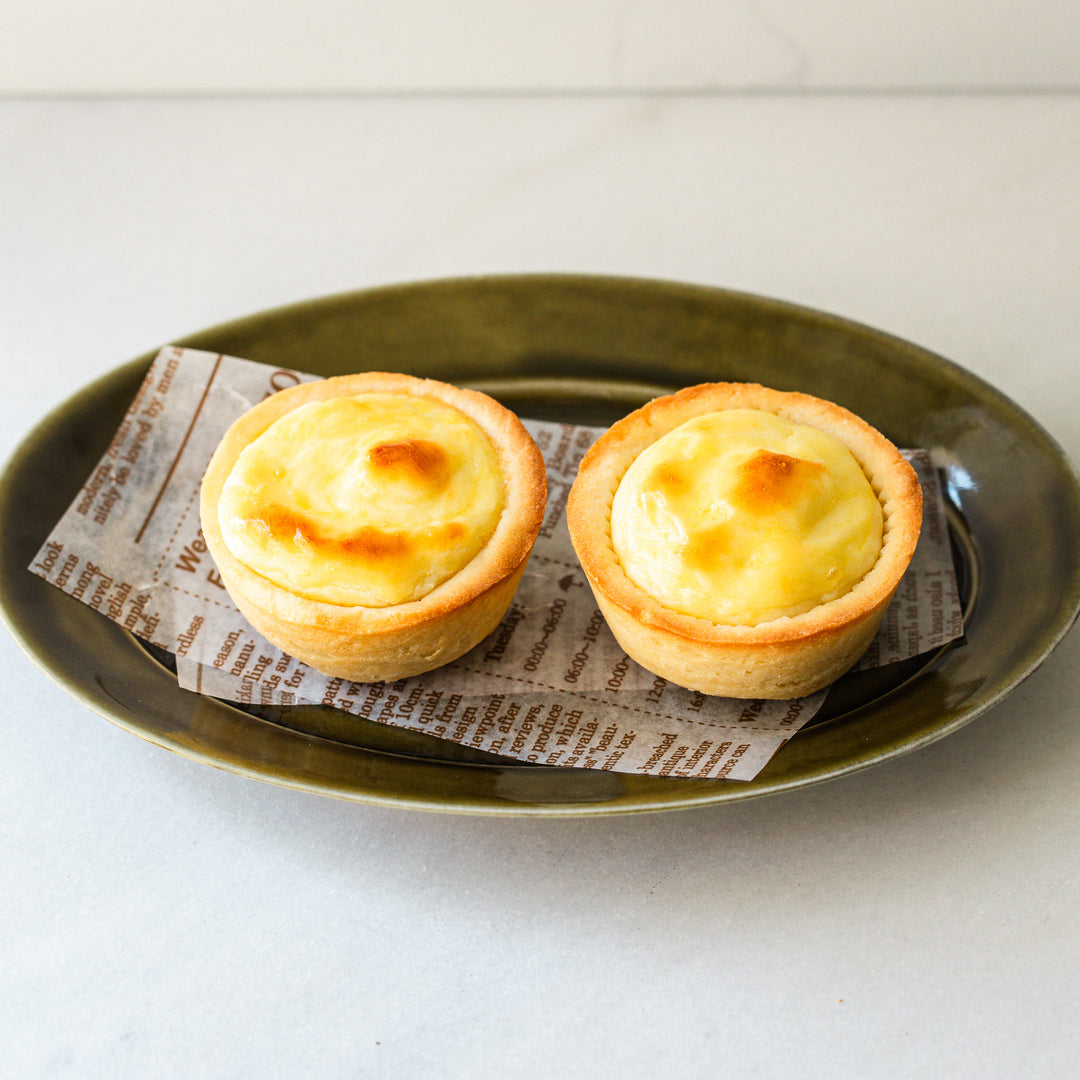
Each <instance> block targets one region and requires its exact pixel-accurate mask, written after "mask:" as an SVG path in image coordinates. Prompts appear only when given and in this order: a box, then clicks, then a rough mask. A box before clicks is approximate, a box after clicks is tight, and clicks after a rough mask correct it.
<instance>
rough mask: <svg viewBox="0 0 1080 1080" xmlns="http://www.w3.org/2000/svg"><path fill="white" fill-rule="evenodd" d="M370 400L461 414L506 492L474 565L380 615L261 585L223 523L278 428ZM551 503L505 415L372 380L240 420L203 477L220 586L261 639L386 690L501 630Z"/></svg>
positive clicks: (278, 402)
mask: <svg viewBox="0 0 1080 1080" xmlns="http://www.w3.org/2000/svg"><path fill="white" fill-rule="evenodd" d="M362 394H393V395H404V396H407V397H413V398H426V399H434V400H436V401H439V402H442V403H444V404H446V405H449V406H451V407H452V408H453V409H455V410H457V411H458V412H459V413H461V414H464V415H465V416H466V417H468V418H469V419H470V420H471V421H472V422H474V423H475V424H476V425H477V426H478V427H479V429H480V430H481V431H482V432H483V434H484V436H486V438H487V439H488V441H489V442H490V444H491V447H492V448H493V450H494V455H495V458H496V460H497V463H498V469H499V472H500V473H501V476H502V481H503V487H504V490H503V500H502V502H503V505H502V512H501V514H500V515H499V517H498V521H497V523H496V524H495V526H494V531H493V532H492V535H491V536H490V538H489V539H488V540H487V542H486V543H485V544H484V545H483V547H482V548H481V549H480V551H479V552H478V553H477V554H476V555H475V556H474V557H473V558H472V559H471V560H470V561H468V562H467V563H466V564H465V565H464V566H463V567H461V568H460V569H459V570H457V572H456V573H453V574H452V575H451V576H450V577H449V578H448V579H447V580H445V581H443V582H442V583H441V584H438V585H436V586H435V587H434V588H432V589H431V590H430V591H429V592H427V593H426V594H425V595H423V596H420V597H418V598H416V599H412V600H409V601H407V602H402V603H390V604H386V605H384V606H379V607H376V606H363V605H359V604H349V603H345V604H342V603H331V602H327V601H326V600H323V599H313V598H311V597H310V596H306V595H303V594H302V593H301V592H300V591H297V590H296V589H294V588H290V587H288V586H287V585H283V584H279V583H277V582H275V581H272V580H270V578H268V577H265V576H263V575H262V574H260V573H258V572H257V571H256V570H254V569H252V568H251V567H250V566H249V565H247V563H245V562H243V561H241V560H240V559H239V558H237V557H236V555H235V554H234V553H233V551H232V550H231V549H230V547H229V545H228V543H227V542H226V539H225V536H224V535H223V532H222V525H221V520H220V515H219V506H220V505H221V502H222V491H223V488H224V487H225V485H226V482H227V481H228V480H229V477H230V475H231V474H232V472H233V468H234V466H235V465H236V463H237V459H238V458H239V457H240V455H241V454H242V453H243V451H244V450H245V449H246V448H247V447H248V446H249V445H250V444H251V443H252V442H254V441H255V440H256V439H257V438H259V436H260V435H262V434H263V433H264V432H265V431H267V429H268V428H270V426H271V425H272V424H274V423H275V421H277V420H278V419H280V418H281V417H284V416H285V415H286V414H288V413H290V412H292V411H293V410H295V409H298V408H300V407H301V406H304V405H307V404H308V403H311V402H321V401H327V400H329V399H331V398H334V397H353V396H356V395H362ZM435 438H437V436H435ZM391 449H393V448H391ZM389 452H390V451H389V450H388V451H387V453H389ZM379 464H382V465H385V464H386V463H385V462H380V463H379ZM391 464H395V463H394V462H392V463H391ZM546 498H547V480H546V473H545V468H544V461H543V457H542V455H541V453H540V450H539V448H538V447H537V445H536V443H535V442H534V441H533V440H532V438H531V436H530V435H529V434H528V432H527V431H526V430H525V428H524V426H523V425H522V423H521V421H520V420H519V419H518V418H517V417H516V416H515V415H514V414H513V413H512V412H511V411H510V410H509V409H506V408H505V407H504V406H502V405H500V404H499V403H498V402H497V401H495V400H494V399H493V398H491V397H489V396H488V395H486V394H482V393H479V392H477V391H474V390H466V389H462V388H460V387H456V386H452V385H450V384H449V383H444V382H439V381H437V380H434V379H420V378H416V377H414V376H411V375H403V374H397V373H388V372H364V373H360V374H356V375H343V376H337V377H334V378H329V379H324V380H321V381H318V382H310V383H303V384H301V385H299V386H294V387H290V388H288V389H286V390H282V391H280V392H279V393H277V394H274V395H273V396H272V397H269V398H267V399H266V400H264V401H262V402H260V403H259V404H257V405H255V406H254V407H253V408H251V409H250V410H248V412H246V413H245V414H244V415H243V416H241V417H240V418H239V419H238V420H236V422H235V423H234V424H233V425H232V426H231V427H230V428H229V429H228V431H227V432H226V433H225V435H224V436H223V437H222V440H221V442H220V444H219V445H218V448H217V450H216V451H215V453H214V456H213V458H212V459H211V461H210V464H209V466H208V467H207V470H206V473H205V475H204V477H203V483H202V490H201V501H200V513H201V518H202V529H203V534H204V537H205V539H206V544H207V547H208V549H209V551H210V554H211V555H212V556H213V558H214V561H215V563H216V564H217V568H218V571H219V573H220V574H221V579H222V581H223V583H224V584H225V587H226V589H227V590H228V592H229V595H230V596H231V597H232V599H233V601H234V602H235V604H236V606H237V607H238V608H239V609H240V611H241V613H242V614H243V615H244V617H245V618H246V619H247V620H248V622H250V623H251V625H252V626H253V627H254V628H255V629H256V630H257V631H258V632H259V633H260V634H262V635H263V636H264V637H265V638H266V639H267V640H268V641H271V642H273V643H274V644H275V645H278V646H279V647H280V648H282V649H284V650H285V651H286V652H288V653H289V654H290V655H292V656H294V657H296V658H297V659H298V660H302V661H303V662H304V663H306V664H309V665H310V666H311V667H313V668H315V669H316V670H318V671H321V672H323V673H325V674H328V675H333V676H337V677H341V678H345V679H349V680H350V681H354V682H379V681H388V680H394V679H401V678H407V677H409V676H411V675H418V674H420V673H422V672H425V671H430V670H432V669H433V668H436V667H440V666H442V665H443V664H447V663H449V662H450V661H452V660H454V659H456V658H457V657H459V656H461V655H463V654H464V653H466V652H468V651H469V649H471V648H472V647H473V646H474V645H476V644H477V643H479V642H480V641H482V640H483V638H485V637H486V636H487V635H488V634H489V633H490V632H491V631H492V630H494V629H495V627H496V626H497V625H498V622H499V620H500V619H501V618H502V617H503V615H504V614H505V612H506V609H507V608H508V607H509V605H510V601H511V600H512V599H513V595H514V592H515V590H516V589H517V586H518V582H519V581H520V579H521V575H522V573H523V572H524V569H525V564H526V562H527V561H528V557H529V554H530V552H531V551H532V547H533V544H534V542H535V540H536V536H537V534H538V532H539V530H540V526H541V524H542V523H543V518H544V508H545V503H546ZM448 542H450V541H448Z"/></svg>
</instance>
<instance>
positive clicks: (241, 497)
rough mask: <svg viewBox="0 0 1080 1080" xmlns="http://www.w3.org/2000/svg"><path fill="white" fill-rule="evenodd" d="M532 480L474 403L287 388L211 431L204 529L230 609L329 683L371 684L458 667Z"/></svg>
mask: <svg viewBox="0 0 1080 1080" xmlns="http://www.w3.org/2000/svg"><path fill="white" fill-rule="evenodd" d="M546 491H547V488H546V476H545V469H544V462H543V458H542V456H541V454H540V451H539V449H538V447H537V446H536V444H535V442H533V440H532V438H531V437H530V436H529V434H528V432H527V431H526V430H525V428H524V427H523V426H522V424H521V422H520V420H518V418H517V417H516V416H515V415H514V414H513V413H512V412H510V411H509V410H508V409H506V408H504V407H503V406H502V405H500V404H499V403H498V402H496V401H495V400H494V399H493V398H491V397H488V396H487V395H486V394H482V393H478V392H476V391H472V390H465V389H462V388H459V387H455V386H451V385H450V384H448V383H443V382H438V381H436V380H432V379H419V378H415V377H413V376H410V375H402V374H392V373H385V372H366V373H362V374H357V375H345V376H339V377H336V378H330V379H325V380H323V381H320V382H309V383H303V384H301V385H299V386H294V387H290V388H289V389H286V390H282V391H281V392H279V393H277V394H274V395H273V396H271V397H269V398H267V399H266V400H265V401H263V402H261V403H259V404H258V405H256V406H254V407H253V408H252V409H250V410H249V411H248V412H246V413H245V414H244V415H243V416H241V417H240V418H239V419H238V420H237V421H236V422H235V423H234V424H233V425H232V426H231V427H230V428H229V430H228V431H227V432H226V433H225V435H224V437H223V438H222V440H221V443H220V444H219V446H218V448H217V450H216V451H215V453H214V456H213V458H212V460H211V462H210V465H209V467H208V468H207V471H206V474H205V476H204V478H203V484H202V491H201V518H202V528H203V533H204V536H205V539H206V544H207V547H208V548H209V551H210V553H211V555H212V556H213V558H214V561H215V563H216V564H217V567H218V570H219V571H220V574H221V578H222V581H223V582H224V584H225V587H226V589H227V590H228V592H229V595H230V596H231V597H232V599H233V600H234V602H235V603H236V606H237V607H238V608H239V609H240V611H241V612H242V613H243V615H244V616H245V617H246V618H247V620H248V621H249V622H250V623H251V625H252V626H253V627H254V628H255V629H256V630H258V631H259V633H261V634H262V635H263V636H264V637H265V638H266V639H267V640H268V641H271V642H273V643H274V644H276V645H278V646H279V647H280V648H282V649H284V650H285V651H286V652H288V653H290V654H291V655H292V656H294V657H296V658H297V659H299V660H302V661H304V662H305V663H307V664H309V665H310V666H312V667H314V668H315V669H316V670H318V671H321V672H324V673H326V674H328V675H334V676H340V677H342V678H346V679H349V680H351V681H359V682H374V681H384V680H393V679H399V678H405V677H407V676H410V675H417V674H420V673H421V672H424V671H429V670H431V669H433V668H436V667H439V666H441V665H443V664H446V663H449V662H450V661H451V660H453V659H456V658H457V657H458V656H461V655H462V654H464V653H465V652H467V651H468V650H469V649H471V648H472V647H473V646H474V645H476V644H477V643H478V642H479V641H481V640H482V639H483V638H484V637H486V636H487V635H488V634H489V633H490V632H491V631H492V630H493V629H494V628H495V627H496V625H497V624H498V622H499V620H500V619H501V618H502V616H503V614H504V613H505V611H506V609H507V608H508V607H509V605H510V601H511V599H512V597H513V594H514V591H515V589H516V588H517V585H518V582H519V580H520V578H521V574H522V572H523V571H524V569H525V564H526V562H527V560H528V556H529V553H530V552H531V550H532V547H533V544H534V542H535V540H536V536H537V533H538V532H539V529H540V526H541V524H542V522H543V515H544V505H545V500H546Z"/></svg>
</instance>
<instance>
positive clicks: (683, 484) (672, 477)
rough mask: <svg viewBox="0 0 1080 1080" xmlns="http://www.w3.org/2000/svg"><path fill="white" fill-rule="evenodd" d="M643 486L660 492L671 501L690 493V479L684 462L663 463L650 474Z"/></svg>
mask: <svg viewBox="0 0 1080 1080" xmlns="http://www.w3.org/2000/svg"><path fill="white" fill-rule="evenodd" d="M643 486H645V487H646V488H649V489H652V490H654V491H658V492H659V493H660V494H661V495H664V496H665V497H667V498H669V499H674V498H678V497H679V496H680V495H685V494H686V493H687V492H688V491H689V489H690V477H689V476H687V474H686V470H685V468H684V467H683V463H682V462H675V461H661V462H660V464H659V465H657V466H656V468H655V469H653V471H652V472H651V473H650V474H649V478H648V480H647V481H646V482H645V484H644V485H643Z"/></svg>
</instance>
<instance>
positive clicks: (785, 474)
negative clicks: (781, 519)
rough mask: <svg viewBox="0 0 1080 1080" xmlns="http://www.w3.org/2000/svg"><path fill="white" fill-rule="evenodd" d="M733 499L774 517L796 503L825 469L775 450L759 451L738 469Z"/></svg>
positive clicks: (756, 512) (746, 506) (753, 510)
mask: <svg viewBox="0 0 1080 1080" xmlns="http://www.w3.org/2000/svg"><path fill="white" fill-rule="evenodd" d="M737 472H738V479H737V480H736V482H735V487H734V489H733V490H732V493H731V494H732V499H733V501H734V502H736V503H738V504H739V505H740V506H742V508H743V509H745V510H748V511H750V512H751V513H755V514H772V513H775V512H776V511H777V510H780V509H781V508H782V507H784V506H789V505H791V504H792V503H793V502H795V501H796V499H798V498H799V497H800V496H801V495H802V494H803V493H804V492H805V490H806V488H807V486H808V485H809V484H811V483H813V482H814V481H815V480H817V479H819V478H821V477H822V476H823V474H824V473H825V466H824V465H821V464H819V463H818V462H816V461H807V460H805V458H796V457H789V456H788V455H787V454H777V453H774V452H773V451H772V450H758V451H757V452H756V453H754V454H752V455H751V456H750V457H749V458H747V459H746V461H744V462H743V463H742V464H741V465H739V466H738V470H737Z"/></svg>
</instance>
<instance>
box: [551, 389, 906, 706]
mask: <svg viewBox="0 0 1080 1080" xmlns="http://www.w3.org/2000/svg"><path fill="white" fill-rule="evenodd" d="M567 521H568V524H569V528H570V537H571V540H572V542H573V544H574V549H575V551H576V552H577V555H578V558H579V560H580V562H581V565H582V568H583V569H584V571H585V574H586V576H587V578H588V580H589V583H590V585H591V586H592V589H593V592H594V594H595V596H596V600H597V603H598V605H599V606H600V609H601V610H602V612H603V613H604V616H605V618H606V620H607V622H608V625H609V626H610V627H611V630H612V632H613V633H614V635H615V637H616V639H617V640H618V641H619V643H620V645H621V646H622V648H623V649H624V650H625V651H626V653H627V655H628V656H630V657H631V658H632V659H633V660H636V661H637V662H638V663H639V664H641V665H642V666H643V667H645V668H647V669H648V670H649V671H651V672H653V673H654V674H656V675H660V676H661V677H663V678H665V679H667V680H669V681H670V682H673V683H676V684H677V685H680V686H684V687H687V688H689V689H692V690H698V691H701V692H703V693H706V694H714V695H720V696H724V697H737V698H778V699H783V698H795V697H802V696H804V695H806V694H810V693H813V692H814V691H816V690H819V689H821V688H822V687H824V686H827V685H828V684H829V683H831V682H833V681H834V680H835V679H836V678H838V677H839V676H840V675H841V674H843V673H844V672H845V671H846V670H848V668H850V667H851V666H852V664H854V663H855V661H856V660H857V659H858V658H859V657H860V656H861V655H862V653H863V652H864V651H865V650H866V647H867V646H868V645H869V643H870V640H871V639H872V637H873V636H874V634H875V632H876V631H877V628H878V626H879V624H880V622H881V619H882V617H883V616H884V613H885V609H886V607H887V606H888V604H889V601H890V600H891V599H892V596H893V593H894V592H895V591H896V587H897V585H898V584H899V582H900V578H901V577H902V576H903V574H904V571H905V570H906V569H907V566H908V564H909V563H910V561H911V557H912V555H913V553H914V550H915V544H916V542H917V540H918V537H919V531H920V527H921V523H922V491H921V488H920V486H919V482H918V479H917V477H916V475H915V472H914V470H913V469H912V468H911V466H910V465H909V464H908V462H907V461H906V460H905V459H904V458H903V456H902V455H901V454H900V453H899V451H898V450H897V449H896V447H895V446H893V444H892V443H891V442H889V440H888V439H886V438H885V437H884V436H883V435H882V434H880V433H879V432H878V431H876V430H875V429H874V428H873V427H871V426H870V425H869V424H867V423H866V422H865V421H863V420H862V419H860V418H859V417H857V416H855V415H854V414H852V413H851V412H849V411H848V410H846V409H843V408H841V407H840V406H838V405H835V404H832V403H831V402H828V401H823V400H821V399H819V398H814V397H811V396H809V395H806V394H801V393H789V392H782V391H778V390H772V389H769V388H767V387H763V386H758V385H756V384H750V383H707V384H702V385H700V386H693V387H689V388H687V389H685V390H682V391H680V392H679V393H676V394H673V395H670V396H668V397H663V398H659V399H657V400H655V401H652V402H650V403H648V404H647V405H645V406H643V407H642V408H640V409H638V410H637V411H635V412H633V413H631V414H630V415H629V416H627V417H625V418H623V419H622V420H620V421H619V422H618V423H616V424H615V425H614V426H613V427H611V428H610V429H609V430H608V431H606V432H605V433H604V434H603V435H601V437H600V438H599V439H598V440H597V441H596V442H595V443H594V444H593V446H592V447H591V448H590V450H589V451H588V453H587V454H586V455H585V457H584V458H583V460H582V462H581V466H580V468H579V472H578V476H577V479H576V480H575V482H574V485H573V488H572V489H571V493H570V498H569V502H568V505H567Z"/></svg>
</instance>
